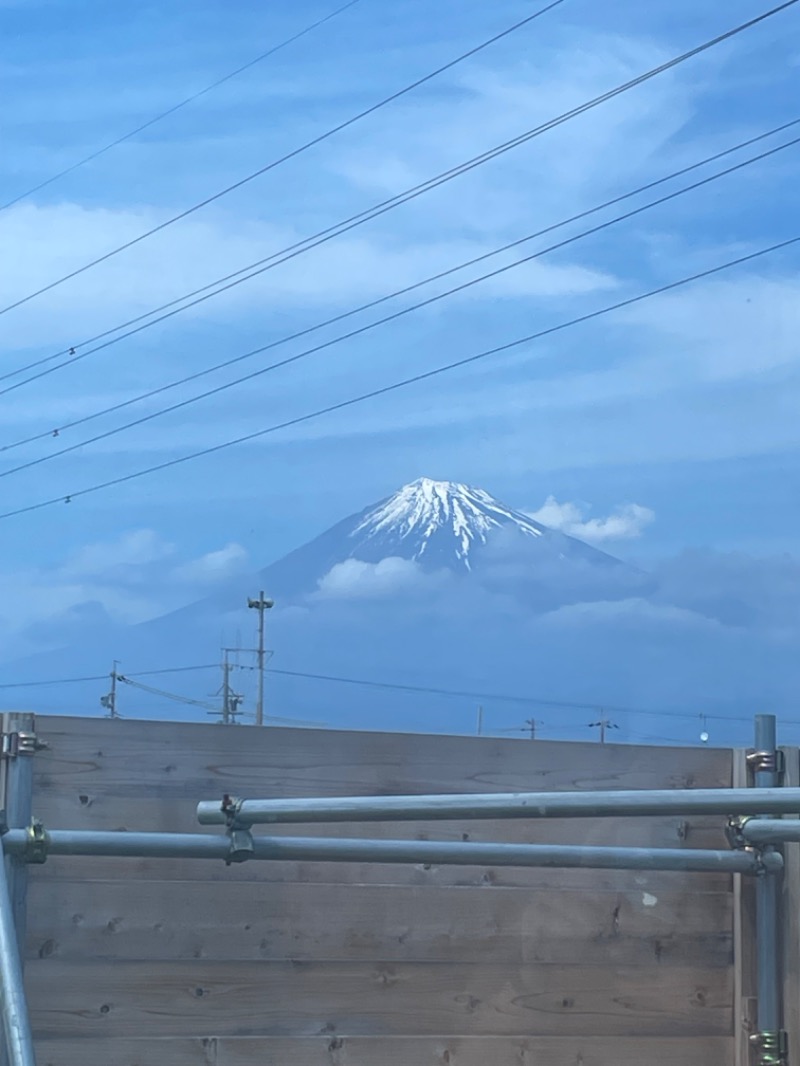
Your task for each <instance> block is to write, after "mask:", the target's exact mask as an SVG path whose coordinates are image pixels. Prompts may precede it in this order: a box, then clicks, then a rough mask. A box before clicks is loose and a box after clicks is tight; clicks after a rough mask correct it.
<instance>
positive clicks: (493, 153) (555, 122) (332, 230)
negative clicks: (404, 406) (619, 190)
mask: <svg viewBox="0 0 800 1066" xmlns="http://www.w3.org/2000/svg"><path fill="white" fill-rule="evenodd" d="M796 2H797V0H791V3H796ZM778 10H782V8H777V9H775V10H773V11H770V12H768V13H767V14H766V15H764V16H761V18H767V17H769V15H771V14H774V13H775V11H778ZM757 21H758V20H757ZM751 25H753V23H752V22H748V23H744V24H742V25H741V26H738V27H736V28H735V29H733V30H729V31H728V32H727V33H725V34H723V35H721V36H720V37H715V38H714V39H713V40H711V41H708V42H706V43H705V44H703V45H700V46H698V47H697V48H694V49H692V50H690V51H689V52H684V53H682V54H681V55H679V56H676V57H675V58H674V59H671V60H669V61H668V62H666V63H662V64H661V65H660V66H658V67H653V68H652V69H651V70H649V71H647V72H645V73H644V74H641V75H639V76H638V77H636V78H634V79H632V80H630V81H628V82H625V83H623V84H622V85H618V86H617V87H616V88H615V89H612V90H610V91H609V92H607V93H604V94H602V95H601V96H597V97H594V98H593V99H592V100H589V101H587V102H586V103H584V104H581V105H580V106H578V107H576V108H573V109H572V110H571V111H567V112H564V113H563V114H561V115H559V116H557V117H556V118H554V119H551V120H549V121H548V122H545V123H543V124H541V125H539V126H536V127H534V128H533V129H531V130H527V131H526V132H524V133H522V134H519V135H518V136H517V137H514V138H512V139H511V140H509V141H505V142H503V143H502V144H500V145H497V146H495V147H494V148H491V149H489V150H488V151H486V152H483V153H482V154H481V155H478V156H475V157H473V158H472V159H469V160H467V161H466V162H464V163H460V164H459V165H458V166H456V167H452V168H451V169H450V170H447V171H444V172H442V173H441V174H438V175H436V176H435V177H433V178H430V179H428V180H427V181H425V182H422V183H420V184H418V185H416V186H413V187H412V188H410V189H407V190H406V191H405V192H403V193H399V194H397V195H396V196H393V197H390V198H389V199H388V200H384V201H382V202H381V203H379V204H376V205H373V206H372V207H370V208H367V209H366V210H364V211H361V212H359V213H358V214H355V215H352V216H350V218H348V219H345V220H344V221H342V222H339V223H336V224H334V225H333V226H329V227H328V228H327V229H324V230H320V231H319V232H318V233H316V234H313V235H312V236H310V237H307V238H304V239H303V240H301V241H298V242H296V243H294V244H292V245H289V246H288V247H286V248H283V249H281V250H279V251H277V252H273V253H271V254H270V255H269V256H267V257H265V258H264V259H261V260H257V261H256V262H255V263H251V264H249V266H246V267H242V268H241V269H240V270H237V271H234V272H233V273H231V274H227V275H225V276H224V277H222V278H218V279H217V280H216V281H213V282H210V283H208V284H207V285H204V286H202V287H201V288H199V289H195V290H194V291H192V292H190V293H187V294H185V295H184V296H180V297H177V298H176V299H174V300H171V301H169V302H167V303H165V304H161V305H160V306H159V307H156V308H153V309H152V310H151V311H148V312H145V313H144V314H141V315H137V316H136V317H134V318H131V319H128V320H127V321H126V322H123V323H121V324H120V325H118V326H114V327H112V328H111V329H107V330H104V331H103V332H101V333H97V334H95V335H94V336H93V337H89V338H87V339H86V340H84V341H82V342H80V343H78V344H75V345H71V346H69V347H68V348H64V349H62V350H61V351H58V352H55V353H53V354H51V355H48V356H44V357H42V358H40V359H36V360H34V361H32V362H30V363H27V364H25V365H24V366H21V367H17V368H16V369H13V370H9V371H6V372H5V373H4V374H0V381H5V380H8V379H9V378H12V377H17V376H18V375H20V374H24V373H27V372H28V371H29V370H33V369H36V368H37V367H40V366H44V365H46V364H48V363H51V362H53V361H54V360H55V359H58V358H60V357H61V356H64V355H66V356H69V358H68V359H66V360H64V361H63V362H62V363H59V364H58V365H56V366H54V367H49V368H48V369H47V370H44V371H41V372H39V373H37V374H33V375H32V376H31V377H29V378H26V379H24V380H23V381H20V382H16V383H15V384H14V385H12V386H9V387H8V388H6V389H4V390H0V396H2V395H4V394H5V393H6V392H10V391H12V390H14V389H17V388H21V387H22V386H23V385H27V384H30V383H31V382H33V381H37V380H38V379H39V378H41V377H44V376H46V375H47V374H51V373H54V372H55V371H57V370H60V369H62V368H63V367H67V366H71V365H72V364H73V363H76V362H78V361H80V360H81V359H84V358H86V356H88V355H92V354H94V353H95V352H98V351H102V350H104V349H105V348H107V347H110V346H111V345H112V344H116V343H117V342H118V341H120V340H124V339H125V338H126V337H130V336H133V335H135V334H138V333H140V332H141V331H142V330H145V329H148V328H149V327H150V326H152V325H155V324H156V323H158V322H163V321H165V320H166V319H169V318H172V317H173V316H175V315H178V314H181V313H182V312H183V311H185V310H188V309H189V308H191V307H194V306H196V305H197V304H200V303H203V302H204V301H205V300H208V299H212V298H213V297H214V296H218V295H220V294H221V293H223V292H226V291H228V289H231V288H234V287H235V286H237V285H240V284H242V283H243V282H245V281H249V280H250V279H251V278H253V277H256V276H258V275H260V274H263V273H264V272H265V271H267V270H271V269H273V268H274V267H277V266H280V265H281V264H282V263H285V262H287V261H288V260H290V259H294V258H295V257H296V256H298V255H302V254H303V253H304V252H307V251H310V250H312V249H313V248H316V247H319V245H321V244H324V243H326V242H327V241H330V240H333V239H334V238H335V237H338V236H340V235H341V234H343V233H347V232H348V231H350V230H352V229H355V228H356V227H357V226H360V225H363V224H364V223H365V222H368V221H371V220H372V219H374V218H377V217H378V216H380V215H382V214H385V213H386V212H388V211H391V210H393V209H394V208H395V207H398V206H400V205H401V204H404V203H408V202H409V201H410V200H413V199H415V198H417V197H418V196H422V195H423V194H424V193H426V192H429V191H430V190H432V189H435V188H437V187H439V186H440V185H443V184H445V183H446V182H448V181H451V180H453V179H454V178H456V177H459V176H461V175H462V174H465V173H468V172H469V171H471V170H473V169H475V168H476V167H478V166H482V165H483V164H484V163H487V162H490V161H491V160H493V159H496V158H497V157H498V156H500V155H503V154H504V153H505V152H508V151H511V150H512V149H514V148H517V147H519V146H520V145H522V144H525V143H527V142H528V141H530V140H532V139H533V138H535V137H538V136H540V135H541V134H543V133H545V132H547V131H548V130H550V129H554V128H555V127H557V126H559V125H562V124H563V123H565V122H568V121H570V120H571V119H573V118H575V117H577V116H578V115H581V114H583V113H584V112H586V111H589V110H591V109H592V108H594V107H598V106H599V105H601V104H603V103H605V102H607V101H608V100H610V99H613V98H614V97H616V96H618V95H620V94H621V93H623V92H627V91H628V90H629V89H632V88H635V87H637V86H638V85H641V84H643V83H644V82H646V81H648V80H649V79H651V78H654V77H656V76H657V75H659V74H662V73H664V72H665V71H666V70H669V69H671V68H672V67H675V66H677V65H678V64H680V63H683V62H685V61H686V60H688V59H691V58H693V57H694V56H696V55H698V54H700V53H701V52H704V51H707V50H708V49H709V48H712V47H714V46H715V45H717V44H719V43H720V42H721V41H724V40H727V39H728V38H729V37H731V36H734V35H735V34H737V33H740V32H742V31H743V30H744V29H748V28H749V27H750V26H751ZM793 124H794V123H793V122H792V123H787V125H786V127H785V128H788V126H791V125H793ZM782 128H784V127H778V128H777V129H776V130H775V131H774V132H778V131H779V130H780V129H782ZM768 135H769V134H766V135H765V136H768ZM248 271H250V273H249V274H248V273H247V272H248ZM217 286H221V287H219V288H217ZM209 289H214V290H215V291H212V292H208V290H209ZM203 293H207V295H201V294H203ZM198 296H199V297H200V298H199V299H192V298H193V297H198ZM187 300H191V301H192V302H190V303H186V304H184V301H187ZM177 304H184V306H180V307H176V305H177ZM170 308H174V310H169V309H170ZM7 310H10V308H7ZM162 311H166V312H167V313H166V314H163V315H160V317H158V318H155V319H152V321H148V322H145V321H144V320H145V319H150V318H151V316H153V315H159V313H160V312H162ZM0 313H2V312H0ZM141 322H144V324H143V325H139V326H138V327H137V328H135V329H131V330H129V332H127V333H124V334H123V335H122V336H120V337H113V338H112V339H110V340H107V341H106V342H105V343H103V344H98V345H97V347H95V348H92V349H90V350H89V351H85V352H78V349H79V348H82V347H85V346H87V345H90V344H94V343H95V342H96V341H101V340H104V339H105V338H107V337H111V336H112V335H113V334H115V333H118V332H119V331H121V330H125V329H127V328H128V327H129V326H136V324H137V323H141Z"/></svg>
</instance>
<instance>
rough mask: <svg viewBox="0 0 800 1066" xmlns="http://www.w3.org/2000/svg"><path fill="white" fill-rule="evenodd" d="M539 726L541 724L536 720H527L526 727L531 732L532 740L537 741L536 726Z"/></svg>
mask: <svg viewBox="0 0 800 1066" xmlns="http://www.w3.org/2000/svg"><path fill="white" fill-rule="evenodd" d="M538 724H539V723H538V722H537V721H536V719H535V718H526V719H525V725H526V726H527V727H528V729H529V730H530V735H531V740H536V726H537V725H538Z"/></svg>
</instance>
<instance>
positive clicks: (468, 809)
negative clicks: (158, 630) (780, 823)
mask: <svg viewBox="0 0 800 1066" xmlns="http://www.w3.org/2000/svg"><path fill="white" fill-rule="evenodd" d="M798 813H800V788H710V789H702V788H697V789H647V790H631V791H617V792H613V791H604V792H508V793H503V792H492V793H488V794H481V793H476V794H457V795H430V796H326V797H322V798H318V799H305V798H301V799H234V798H232V797H230V796H225V797H224V798H223V800H222V802H219V801H216V800H204V801H203V802H201V803H199V804H198V805H197V819H198V821H199V822H200V824H201V825H233V824H235V825H237V826H248V825H269V824H278V823H291V822H295V823H297V822H356V821H358V822H395V821H427V820H431V821H434V820H447V819H464V818H469V819H481V818H492V819H495V818H601V817H643V816H653V817H658V816H669V815H671V814H721V815H726V814H727V815H735V814H771V815H775V814H798Z"/></svg>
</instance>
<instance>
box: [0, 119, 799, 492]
mask: <svg viewBox="0 0 800 1066" xmlns="http://www.w3.org/2000/svg"><path fill="white" fill-rule="evenodd" d="M796 144H800V137H796V138H795V139H794V140H791V141H788V142H786V143H785V144H782V145H779V146H777V147H776V148H772V149H769V150H768V151H766V152H762V153H761V154H760V155H757V156H754V157H752V158H750V159H746V160H743V161H742V162H740V163H736V164H735V165H733V166H731V167H728V168H727V169H725V170H722V171H719V172H718V173H716V174H711V175H709V176H708V177H706V178H703V179H701V180H700V181H698V182H695V183H693V184H692V185H688V186H684V187H683V188H681V189H676V190H674V191H673V192H671V193H668V194H667V195H666V196H662V197H659V198H658V199H657V200H652V201H650V202H649V203H647V204H642V205H641V206H639V207H636V208H634V209H633V210H631V211H627V212H625V213H624V214H622V215H618V216H616V217H615V218H612V219H608V220H607V221H605V222H602V223H600V224H599V225H597V226H593V227H591V228H590V229H587V230H583V231H582V232H580V233H577V234H574V235H573V236H571V237H567V238H566V239H564V240H562V241H558V242H557V243H556V244H551V245H549V246H548V247H546V248H543V249H540V250H539V251H537V252H533V253H532V254H530V255H527V256H524V257H523V258H521V259H517V260H515V261H514V262H513V263H508V264H506V265H505V266H502V267H498V268H497V269H495V270H492V271H490V272H489V273H487V274H482V275H480V276H479V277H477V278H472V279H471V280H469V281H466V282H463V283H462V284H460V285H457V286H455V287H454V288H452V289H447V290H445V291H444V292H441V293H437V294H436V295H435V296H431V297H428V298H427V299H425V300H422V301H421V302H419V303H416V304H411V305H409V306H408V307H404V308H401V309H400V310H399V311H394V312H393V313H392V314H389V315H386V316H385V317H383V318H379V319H376V320H375V321H373V322H370V323H367V324H366V325H364V326H360V327H358V328H356V329H353V330H351V331H350V332H348V333H344V334H340V335H339V336H337V337H333V338H331V339H329V340H327V341H324V342H323V343H321V344H318V345H315V346H314V347H312V348H308V349H306V350H304V351H302V352H297V353H295V354H294V355H291V356H288V357H287V358H285V359H282V360H280V361H278V362H276V363H271V364H270V365H268V366H266V367H261V368H259V369H258V370H254V371H251V372H250V373H249V374H245V375H243V376H242V377H238V378H234V379H233V380H232V381H227V382H225V383H223V384H221V385H217V386H215V387H214V388H211V389H208V390H207V391H205V392H202V393H198V394H197V395H195V396H190V397H188V398H187V399H185V400H180V401H179V402H177V403H174V404H171V405H170V406H168V407H162V408H160V409H158V410H156V411H151V412H150V413H148V414H146V415H142V416H141V417H140V418H136V419H134V420H133V421H131V422H125V423H123V424H122V425H120V426H115V427H113V428H112V429H108V430H105V431H104V432H102V433H97V434H96V435H95V436H93V437H88V438H86V439H85V440H82V441H78V442H76V443H75V444H70V445H67V446H66V447H64V448H59V449H58V450H57V451H54V452H50V453H49V454H48V455H43V456H39V457H38V458H36V459H30V460H28V461H27V462H24V463H20V464H18V465H17V466H13V467H10V468H8V469H7V470H3V471H0V478H3V477H8V476H10V475H12V474H17V473H20V472H21V471H23V470H29V469H31V468H32V467H35V466H40V465H41V464H43V463H48V462H51V461H52V460H53V459H57V458H59V457H60V456H63V455H68V454H70V453H71V452H75V451H78V450H79V449H81V448H84V447H87V446H88V445H91V444H96V443H98V442H99V441H103V440H107V439H108V438H110V437H114V436H116V435H117V434H119V433H124V432H125V431H127V430H129V429H133V428H136V427H137V426H141V425H144V424H146V423H148V422H152V421H153V420H154V419H156V418H161V417H162V416H164V415H167V414H172V413H174V412H175V411H179V410H182V409H183V408H186V407H189V406H191V405H192V404H195V403H198V402H199V401H200V400H205V399H208V398H209V397H212V396H217V395H219V394H220V393H223V392H226V391H227V390H228V389H231V388H234V387H236V386H238V385H242V384H244V383H246V382H249V381H253V380H254V379H255V378H258V377H261V376H263V375H264V374H267V373H270V372H271V371H273V370H277V369H279V368H281V367H285V366H289V365H291V364H293V363H296V362H299V361H300V360H302V359H305V358H307V357H308V356H310V355H313V354H315V353H317V352H320V351H324V350H327V349H328V348H331V347H334V346H335V345H337V344H340V343H342V342H343V341H346V340H352V339H353V338H354V337H358V336H361V335H363V334H364V333H368V332H370V331H371V330H373V329H376V328H377V327H378V326H382V325H385V324H386V323H388V322H394V321H396V320H397V319H399V318H402V317H404V316H405V315H408V314H411V313H412V312H414V311H418V310H420V309H421V308H425V307H429V306H431V305H432V304H435V303H438V302H439V301H441V300H444V299H446V298H447V297H449V296H453V295H455V294H458V293H461V292H464V291H465V290H467V289H470V288H472V287H473V286H474V285H478V284H480V283H481V282H484V281H487V280H490V279H492V278H496V277H498V276H500V275H502V274H505V273H506V272H507V271H509V270H513V269H515V268H516V267H519V266H524V265H525V264H527V263H530V262H532V261H534V260H536V259H539V258H541V257H542V256H544V255H547V254H549V253H550V252H554V251H558V250H560V249H562V248H565V247H567V246H568V245H571V244H573V243H575V242H576V241H579V240H582V239H584V238H585V237H589V236H592V235H594V234H596V233H599V232H601V231H603V230H606V229H608V228H609V227H611V226H613V225H616V224H617V223H619V222H623V221H626V220H628V219H630V218H633V217H635V216H637V215H640V214H642V213H643V212H644V211H648V210H650V209H651V208H653V207H657V206H659V205H661V204H664V203H667V202H669V201H671V200H674V199H676V198H677V197H679V196H683V195H684V194H685V193H687V192H692V191H694V190H695V189H698V188H701V187H703V186H705V185H708V184H710V183H711V182H713V181H716V180H717V179H718V178H722V177H726V176H727V175H729V174H732V173H734V172H736V171H739V170H741V169H743V168H744V167H747V166H750V165H751V164H752V163H755V162H759V161H761V160H763V159H766V158H768V157H769V156H772V155H775V154H776V153H777V152H780V151H783V150H784V149H785V148H790V147H792V146H794V145H796ZM592 210H596V209H592ZM564 224H565V223H558V224H557V225H556V226H552V227H549V229H555V228H558V226H560V225H564ZM540 232H541V231H540ZM538 235H539V234H531V235H529V236H527V237H523V238H520V239H519V240H517V241H514V242H512V243H511V244H507V245H504V246H503V247H502V248H499V249H496V250H494V251H492V252H488V253H486V254H485V255H483V256H479V257H477V259H471V260H469V261H468V262H467V263H462V264H459V265H458V266H455V267H452V268H451V269H450V270H447V271H444V272H442V273H440V274H437V275H435V276H434V277H433V278H429V279H425V280H424V281H420V282H417V283H416V284H415V285H411V286H407V287H406V289H403V290H401V292H403V293H404V292H408V291H411V290H413V289H417V288H419V287H421V286H422V285H425V284H428V282H429V281H432V280H438V279H439V278H441V277H444V276H447V275H449V274H453V273H455V272H456V271H458V270H463V269H464V268H466V267H468V266H472V265H474V264H475V263H476V262H479V261H481V260H485V259H488V258H490V257H492V256H495V255H498V254H500V253H501V252H504V251H507V250H508V249H509V248H512V247H518V246H519V245H521V244H523V243H525V242H526V241H530V240H532V239H533V238H534V237H536V236H538ZM394 295H397V294H395V293H392V294H389V295H388V296H384V297H381V298H380V300H374V301H372V302H371V304H368V305H366V306H368V307H370V306H375V305H376V304H379V303H383V302H385V301H386V300H389V299H392V297H393V296H394ZM358 310H361V309H359V308H357V309H356V310H354V311H349V312H345V313H344V314H343V315H339V316H337V317H338V318H339V319H342V318H347V317H350V316H351V315H353V314H356V313H357V312H358ZM319 328H321V327H320V326H316V327H310V328H309V329H308V330H306V331H304V332H306V333H309V332H313V331H314V330H315V329H319ZM286 340H287V338H282V339H280V340H278V341H272V342H271V343H269V344H267V345H262V346H261V347H260V348H255V349H252V350H251V351H249V352H245V353H244V354H243V355H238V356H236V357H234V358H233V359H228V360H226V361H224V362H223V363H218V364H216V365H215V366H213V367H210V368H207V369H206V370H201V371H197V372H195V373H194V374H190V375H188V376H187V377H184V378H182V379H180V381H178V382H172V383H170V384H168V385H162V386H161V387H160V388H158V389H152V390H150V392H148V393H146V394H145V395H144V396H142V397H135V398H133V399H131V400H127V401H123V402H122V403H120V404H116V405H114V407H113V408H112V409H111V410H119V409H120V408H123V407H127V406H130V405H131V404H133V403H136V402H139V401H140V400H141V399H147V398H150V397H152V396H156V395H159V394H161V393H163V392H166V391H168V390H169V389H172V388H175V387H176V386H177V385H183V384H186V383H187V382H189V381H195V380H197V379H198V378H201V377H204V376H206V375H208V374H210V373H213V372H215V371H217V370H221V369H224V368H226V367H229V366H231V365H232V364H234V363H239V362H241V361H242V360H244V359H249V358H251V357H252V356H254V355H258V354H261V353H263V352H265V351H268V350H270V349H273V348H275V347H277V346H279V345H281V344H284V343H286ZM100 413H102V414H108V413H110V411H109V409H108V408H106V409H105V410H104V411H103V412H100ZM97 417H99V413H94V414H92V415H86V416H84V417H83V418H82V419H80V420H78V422H81V423H85V422H88V421H91V420H92V419H94V418H97ZM60 432H61V431H60V430H56V431H55V435H56V436H58V435H60ZM52 435H53V431H50V432H48V433H46V434H39V435H38V436H37V437H36V438H33V439H40V438H41V437H42V436H52ZM30 439H31V438H28V440H26V441H25V442H24V443H28V442H29V440H30ZM19 444H20V442H15V443H14V444H10V445H7V446H5V447H3V448H0V451H8V450H10V449H11V448H14V447H18V446H19Z"/></svg>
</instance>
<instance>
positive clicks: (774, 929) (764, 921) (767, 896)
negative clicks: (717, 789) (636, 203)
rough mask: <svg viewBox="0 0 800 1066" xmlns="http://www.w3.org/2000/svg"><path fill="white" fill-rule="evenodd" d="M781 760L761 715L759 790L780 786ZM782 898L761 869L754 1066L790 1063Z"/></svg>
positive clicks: (756, 761)
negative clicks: (785, 1019)
mask: <svg viewBox="0 0 800 1066" xmlns="http://www.w3.org/2000/svg"><path fill="white" fill-rule="evenodd" d="M778 757H779V756H778V751H777V744H776V732H775V716H774V715H772V714H758V715H756V722H755V750H754V751H753V752H751V753H750V754H749V756H748V758H749V760H750V765H751V767H752V770H753V784H754V785H755V787H756V788H775V787H776V786H777V785H779V784H780V773H779V765H778ZM766 850H767V849H766V848H765V851H766ZM779 899H780V882H779V880H778V875H776V874H774V873H770V872H769V871H767V870H766V869H764V870H762V871H761V873H759V875H758V877H757V879H756V974H757V996H758V1001H757V1002H758V1006H757V1010H758V1015H757V1017H758V1030H757V1032H755V1033H753V1034H752V1036H751V1037H750V1042H751V1046H752V1049H753V1057H754V1064H755V1066H786V1063H787V1050H788V1049H787V1046H786V1033H785V1032H784V1031H783V1029H782V1027H781V1026H782V1021H783V1018H782V1013H783V1012H782V1004H781V993H780V988H781V959H780V926H779V921H780V909H779Z"/></svg>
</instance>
